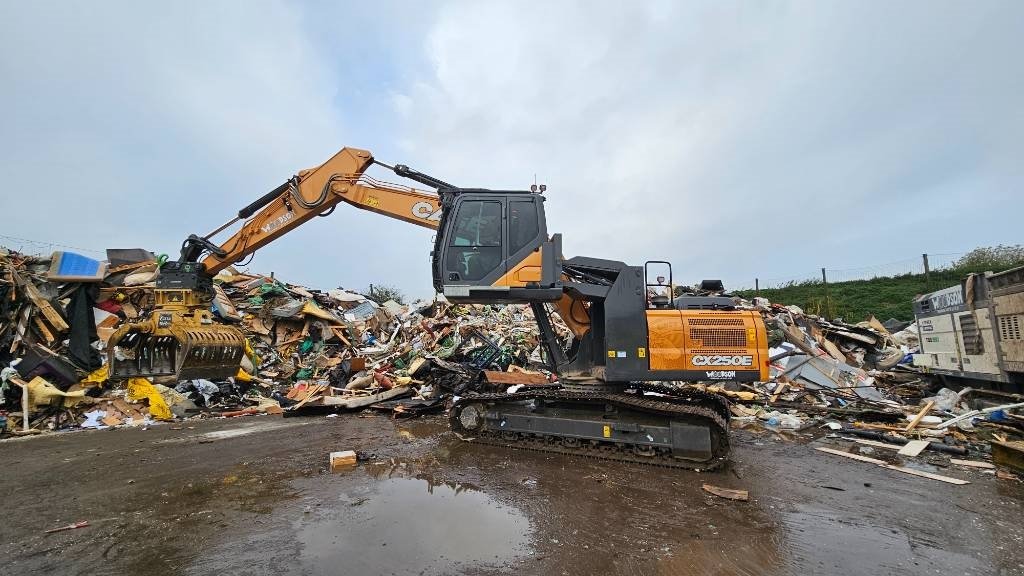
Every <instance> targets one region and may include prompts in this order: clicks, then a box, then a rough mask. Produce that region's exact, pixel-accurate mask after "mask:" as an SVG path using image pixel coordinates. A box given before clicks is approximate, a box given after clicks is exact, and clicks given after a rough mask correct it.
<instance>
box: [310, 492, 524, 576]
mask: <svg viewBox="0 0 1024 576" xmlns="http://www.w3.org/2000/svg"><path fill="white" fill-rule="evenodd" d="M339 500H340V503H339V506H340V510H332V511H330V512H328V513H327V514H326V516H325V517H324V518H320V519H316V520H314V521H312V522H308V521H307V522H300V527H299V530H298V539H299V542H301V543H302V544H303V551H302V555H301V557H300V562H301V563H302V565H303V566H304V567H307V568H310V569H312V570H313V571H314V572H317V573H321V572H322V573H332V572H338V573H342V572H344V573H347V574H441V573H444V574H449V573H452V572H453V571H455V570H458V569H459V568H463V567H469V566H480V565H485V566H497V565H501V564H504V563H506V562H508V561H510V560H513V559H515V558H517V557H519V556H522V555H523V554H525V553H526V551H527V546H528V544H529V536H530V524H529V521H528V520H527V519H526V516H524V515H523V514H522V513H521V512H519V511H518V510H516V509H515V508H512V507H510V506H506V505H504V504H501V503H500V502H496V501H495V500H493V499H491V498H490V497H489V496H487V495H486V494H484V493H483V492H479V491H477V490H475V489H472V488H468V487H465V486H455V487H452V486H448V485H446V484H433V483H431V482H429V481H428V480H422V479H415V478H405V477H399V478H386V479H383V480H379V481H377V482H375V483H374V486H373V488H372V490H371V491H370V492H368V493H366V494H360V495H357V496H353V495H344V496H342V497H341V498H340V499H339ZM342 567H343V569H342Z"/></svg>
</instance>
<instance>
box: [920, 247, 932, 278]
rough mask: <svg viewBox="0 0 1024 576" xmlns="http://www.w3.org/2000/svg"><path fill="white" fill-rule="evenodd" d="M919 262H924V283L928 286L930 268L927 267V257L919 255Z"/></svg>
mask: <svg viewBox="0 0 1024 576" xmlns="http://www.w3.org/2000/svg"><path fill="white" fill-rule="evenodd" d="M921 260H922V261H923V262H924V283H925V284H928V283H929V282H930V281H931V272H932V271H931V268H929V267H928V255H927V254H921Z"/></svg>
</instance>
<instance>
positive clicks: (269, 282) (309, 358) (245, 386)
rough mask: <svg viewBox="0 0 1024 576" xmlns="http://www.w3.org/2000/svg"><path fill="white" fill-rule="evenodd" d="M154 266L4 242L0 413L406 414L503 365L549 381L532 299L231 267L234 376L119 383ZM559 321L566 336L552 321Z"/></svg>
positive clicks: (102, 422) (68, 420) (146, 419)
mask: <svg viewBox="0 0 1024 576" xmlns="http://www.w3.org/2000/svg"><path fill="white" fill-rule="evenodd" d="M160 264H161V261H160V259H158V258H156V257H155V256H154V255H153V254H152V253H150V252H147V251H144V250H111V251H108V259H107V261H104V262H99V261H95V260H91V259H88V258H84V257H82V256H79V255H76V254H72V253H68V252H57V253H54V255H53V256H52V257H51V258H49V259H47V258H41V257H34V256H26V255H23V254H19V253H16V252H11V251H0V302H2V304H0V366H8V368H5V369H4V372H3V388H2V395H3V396H2V399H3V406H4V408H5V409H6V410H5V411H0V416H6V421H7V428H8V429H10V430H17V431H18V432H21V433H31V432H32V431H39V430H61V429H72V428H104V427H109V426H122V425H148V424H150V423H152V422H153V421H157V420H169V419H172V418H190V417H208V416H235V415H243V414H254V413H281V412H286V413H287V414H288V415H291V414H299V413H309V412H322V411H335V410H344V409H354V408H362V407H366V406H371V405H378V406H376V407H378V408H382V409H387V410H391V411H393V412H394V413H396V414H401V415H413V414H419V413H423V412H425V411H429V410H440V409H442V408H443V401H444V400H445V399H446V398H447V397H449V396H451V395H452V394H464V393H466V392H468V391H492V390H499V389H503V384H504V383H505V382H506V381H507V380H508V377H507V371H519V372H520V374H519V375H517V377H516V380H517V381H519V382H523V381H529V382H534V383H536V384H539V385H543V384H547V383H549V381H550V379H551V376H550V374H548V373H546V372H543V371H537V370H534V369H531V367H532V366H536V365H539V364H540V363H541V362H542V358H541V351H540V346H539V342H538V338H537V335H536V330H535V329H534V328H535V323H534V320H533V316H532V312H531V310H530V309H529V308H528V307H526V306H479V305H473V306H466V305H451V304H449V303H447V302H446V301H444V300H443V298H442V299H439V300H437V301H433V302H417V303H413V304H411V305H403V304H400V303H398V302H395V301H394V300H388V301H385V302H382V303H377V302H374V301H372V300H370V299H368V298H367V297H366V296H363V295H361V294H358V293H355V292H351V291H347V290H343V289H341V288H338V289H332V290H327V291H320V290H313V289H309V288H306V287H303V286H299V285H295V284H289V283H285V282H282V281H280V280H278V279H276V278H274V277H273V276H263V275H258V274H250V273H244V272H239V271H237V270H234V269H229V270H228V271H227V272H226V273H222V274H221V275H219V276H218V277H217V278H216V279H215V284H214V291H215V294H214V297H213V299H212V303H211V310H212V312H213V313H214V314H215V315H216V316H217V317H218V318H219V320H221V321H222V322H224V323H229V324H233V325H235V326H236V327H237V328H239V329H240V330H241V331H242V332H243V333H244V335H245V336H246V339H247V344H248V346H247V351H246V356H245V358H244V359H243V361H242V363H241V367H240V369H239V371H238V373H237V374H236V375H235V376H234V377H231V378H226V379H224V380H218V381H209V380H184V381H178V380H177V379H176V378H174V377H156V378H152V379H145V378H131V379H128V380H126V381H122V382H113V381H111V380H109V379H108V372H107V366H106V365H105V362H106V356H107V353H108V350H107V341H108V339H109V338H110V336H111V334H113V333H114V332H115V331H116V330H117V329H118V327H120V326H121V325H122V323H125V322H128V321H132V320H136V319H138V318H140V317H145V316H146V315H147V314H149V312H150V311H151V310H152V309H153V306H154V298H153V294H154V290H155V282H156V279H157V277H158V276H159V266H160ZM556 330H558V331H559V332H560V333H561V334H562V335H563V337H565V338H568V337H569V336H570V332H569V330H568V329H567V328H566V327H565V326H564V325H561V324H558V323H557V322H556ZM115 353H117V354H120V350H116V351H115ZM2 430H3V428H2V427H0V431H2Z"/></svg>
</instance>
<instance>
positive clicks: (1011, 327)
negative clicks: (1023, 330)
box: [999, 316, 1021, 340]
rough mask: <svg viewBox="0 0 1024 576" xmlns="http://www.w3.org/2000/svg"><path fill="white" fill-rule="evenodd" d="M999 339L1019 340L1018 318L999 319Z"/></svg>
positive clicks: (1001, 317) (1002, 317)
mask: <svg viewBox="0 0 1024 576" xmlns="http://www.w3.org/2000/svg"><path fill="white" fill-rule="evenodd" d="M999 339H1000V340H1020V339H1021V337H1020V316H1000V317H999Z"/></svg>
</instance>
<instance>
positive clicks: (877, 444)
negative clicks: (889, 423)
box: [853, 438, 903, 450]
mask: <svg viewBox="0 0 1024 576" xmlns="http://www.w3.org/2000/svg"><path fill="white" fill-rule="evenodd" d="M853 441H854V442H856V443H857V444H863V445H865V446H874V447H875V448H888V449H890V450H899V449H900V448H903V446H900V445H899V444H887V443H885V442H879V441H878V440H865V439H863V438H854V439H853Z"/></svg>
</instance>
